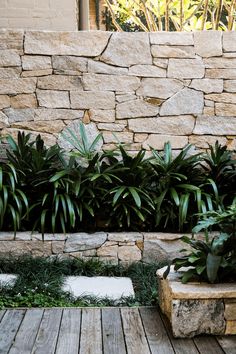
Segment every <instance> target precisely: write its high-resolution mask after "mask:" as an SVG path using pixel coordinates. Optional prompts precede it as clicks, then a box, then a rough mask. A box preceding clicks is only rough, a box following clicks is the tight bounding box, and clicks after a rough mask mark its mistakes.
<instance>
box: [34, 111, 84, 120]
mask: <svg viewBox="0 0 236 354" xmlns="http://www.w3.org/2000/svg"><path fill="white" fill-rule="evenodd" d="M34 115H35V116H34V119H35V121H36V120H40V121H42V120H48V121H51V120H61V119H63V120H64V121H67V120H68V121H70V120H75V119H82V118H83V115H84V111H80V110H76V109H50V108H38V109H36V110H35V111H34Z"/></svg>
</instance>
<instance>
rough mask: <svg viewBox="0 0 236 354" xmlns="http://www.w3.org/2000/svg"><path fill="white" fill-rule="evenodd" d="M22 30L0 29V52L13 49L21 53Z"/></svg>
mask: <svg viewBox="0 0 236 354" xmlns="http://www.w3.org/2000/svg"><path fill="white" fill-rule="evenodd" d="M23 35H24V31H23V30H13V29H0V50H4V49H14V50H17V51H19V52H20V53H21V52H22V51H23Z"/></svg>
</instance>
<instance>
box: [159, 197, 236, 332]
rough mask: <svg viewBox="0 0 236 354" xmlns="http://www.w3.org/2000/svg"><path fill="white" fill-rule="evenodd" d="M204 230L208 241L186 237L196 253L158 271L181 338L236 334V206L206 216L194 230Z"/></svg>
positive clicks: (164, 306) (163, 296) (167, 307)
mask: <svg viewBox="0 0 236 354" xmlns="http://www.w3.org/2000/svg"><path fill="white" fill-rule="evenodd" d="M214 229H218V230H219V231H217V232H214V233H213V232H211V231H212V230H214ZM203 230H205V239H204V240H199V239H198V240H196V239H195V238H189V237H187V236H184V237H182V241H183V242H185V243H186V244H188V246H190V247H191V251H190V252H189V251H187V253H186V249H185V250H183V251H185V254H184V255H183V256H182V257H179V258H176V259H174V260H173V264H172V266H169V267H167V268H166V267H165V268H162V269H161V270H159V271H158V272H157V274H158V281H159V289H160V307H161V309H162V311H163V313H164V314H166V315H167V317H168V318H169V320H170V322H171V326H172V330H173V334H174V336H176V337H193V336H195V335H198V334H203V333H208V334H215V335H219V334H221V335H222V334H236V202H234V203H233V204H232V205H231V206H230V207H228V208H227V209H226V210H225V211H218V212H215V211H212V212H207V213H205V215H201V219H200V221H199V223H198V225H197V226H196V227H195V228H194V229H193V232H194V233H198V232H200V231H203Z"/></svg>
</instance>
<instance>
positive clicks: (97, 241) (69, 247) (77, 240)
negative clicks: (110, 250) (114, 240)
mask: <svg viewBox="0 0 236 354" xmlns="http://www.w3.org/2000/svg"><path fill="white" fill-rule="evenodd" d="M106 240H107V234H105V233H104V232H96V233H94V234H93V235H90V234H86V233H84V232H81V233H77V234H71V235H69V236H68V239H67V240H66V244H65V250H64V252H66V253H68V252H78V251H85V250H90V249H95V248H99V247H101V246H102V244H104V243H105V241H106Z"/></svg>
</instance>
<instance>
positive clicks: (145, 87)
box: [136, 78, 184, 99]
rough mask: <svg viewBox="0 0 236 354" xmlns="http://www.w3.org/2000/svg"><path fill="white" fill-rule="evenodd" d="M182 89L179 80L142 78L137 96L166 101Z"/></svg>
mask: <svg viewBox="0 0 236 354" xmlns="http://www.w3.org/2000/svg"><path fill="white" fill-rule="evenodd" d="M183 87H184V85H183V83H182V82H181V81H180V80H175V79H164V78H163V79H159V78H157V79H154V78H153V79H152V78H150V79H149V78H144V79H143V80H142V81H141V86H140V88H139V89H138V90H137V92H136V93H137V95H140V96H145V97H156V98H163V99H167V98H169V97H171V96H172V95H174V94H175V93H176V92H178V91H180V90H181V89H182V88H183Z"/></svg>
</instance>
